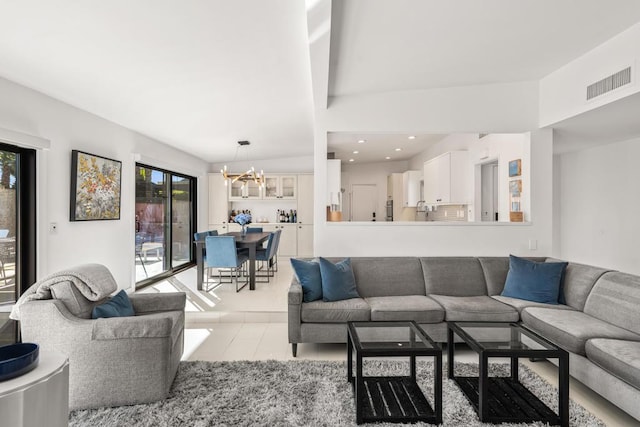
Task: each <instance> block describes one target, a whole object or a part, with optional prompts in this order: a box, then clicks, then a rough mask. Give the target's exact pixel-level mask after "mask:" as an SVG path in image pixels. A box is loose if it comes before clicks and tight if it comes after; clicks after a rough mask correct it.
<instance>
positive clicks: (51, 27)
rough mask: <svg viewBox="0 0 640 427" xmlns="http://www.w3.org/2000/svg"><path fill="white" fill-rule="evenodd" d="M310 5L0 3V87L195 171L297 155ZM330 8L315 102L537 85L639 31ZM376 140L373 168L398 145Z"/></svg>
mask: <svg viewBox="0 0 640 427" xmlns="http://www.w3.org/2000/svg"><path fill="white" fill-rule="evenodd" d="M322 1H326V0H306V2H303V1H302V0H268V1H265V0H234V1H228V0H227V1H225V0H185V1H180V2H179V1H158V0H135V1H131V0H109V1H98V0H83V1H79V0H21V1H11V0H0V76H2V77H4V78H7V79H9V80H12V81H15V82H17V83H19V84H23V85H25V86H27V87H31V88H33V89H35V90H38V91H40V92H43V93H45V94H47V95H49V96H51V97H53V98H57V99H60V100H62V101H64V102H67V103H69V104H71V105H74V106H76V107H78V108H81V109H83V110H86V111H89V112H91V113H94V114H96V115H98V116H101V117H104V118H106V119H108V120H111V121H113V122H115V123H118V124H120V125H122V126H125V127H127V128H130V129H133V130H135V131H138V132H140V133H142V134H145V135H148V136H150V137H153V138H156V139H158V140H160V141H163V142H165V143H167V144H170V145H174V146H176V147H178V148H180V149H181V150H184V151H186V152H189V153H192V154H194V155H196V156H198V157H200V158H202V159H204V160H206V161H209V162H226V161H232V160H233V158H234V155H235V152H236V145H237V144H236V141H238V140H249V141H251V154H250V155H251V158H252V159H275V158H287V157H297V156H305V155H312V154H313V129H314V110H313V109H314V103H313V99H312V97H313V95H312V84H311V66H310V61H309V59H310V50H309V41H308V40H309V37H308V35H307V8H312V7H313V4H316V3H318V2H322ZM332 6H333V9H332V18H331V29H332V32H331V53H330V58H329V63H328V64H327V66H328V67H329V81H328V82H327V85H328V89H329V96H342V95H357V94H365V93H373V92H385V91H404V90H417V89H426V88H433V87H450V86H464V85H477V84H486V83H495V82H515V81H530V80H537V79H540V78H541V77H543V76H545V75H547V74H548V73H550V72H551V71H553V70H555V69H557V68H559V67H560V66H561V65H563V64H566V63H568V62H569V61H571V60H573V59H575V58H577V57H578V56H580V55H582V54H584V53H585V52H587V51H589V50H591V49H592V48H594V47H595V46H597V45H599V44H601V43H603V42H605V41H606V40H608V39H609V38H611V37H612V36H614V35H615V34H618V33H620V32H622V31H623V30H625V29H627V28H628V27H630V26H631V25H633V24H635V23H636V22H639V21H640V1H637V0H608V1H606V2H605V1H603V0H518V1H513V0H482V1H478V0H450V1H442V0H340V1H333V4H332ZM325 87H326V86H325ZM318 105H319V104H318ZM605 117H606V116H605ZM592 122H593V118H592V120H591V121H586V122H585V123H582V125H584V126H586V128H585V129H586V130H588V129H590V128H589V127H588V125H589V123H592ZM579 126H580V122H579V121H576V122H573V123H571V124H566V128H565V129H564V135H565V138H568V137H567V135H569V136H570V135H572V134H576V132H578V133H579V132H581V129H579V128H578V127H579ZM559 135H562V132H561V133H560V134H559ZM378 137H379V138H380V141H378ZM424 137H425V138H427V137H426V136H424ZM439 137H440V136H429V137H428V138H439ZM384 138H386V137H385V136H384V135H378V136H377V137H370V138H369V139H370V140H371V141H370V144H369V147H371V155H372V156H378V157H379V156H380V155H382V154H383V153H382V151H377V150H378V148H376V149H375V150H374V149H373V147H374V145H375V144H378V142H379V144H380V147H379V150H387V149H388V148H389V147H391V146H393V147H394V148H395V145H397V144H400V143H401V142H405V143H407V142H406V141H397V142H396V141H390V140H388V139H384ZM334 142H335V143H336V144H340V145H345V149H348V147H347V146H348V142H347V141H341V140H336V141H334ZM341 149H342V148H337V149H336V151H338V150H341ZM409 150H410V148H409V146H407V149H406V151H404V152H403V155H408V153H409ZM352 151H353V150H352ZM367 155H369V154H367ZM364 156H365V154H364V153H362V155H361V158H364Z"/></svg>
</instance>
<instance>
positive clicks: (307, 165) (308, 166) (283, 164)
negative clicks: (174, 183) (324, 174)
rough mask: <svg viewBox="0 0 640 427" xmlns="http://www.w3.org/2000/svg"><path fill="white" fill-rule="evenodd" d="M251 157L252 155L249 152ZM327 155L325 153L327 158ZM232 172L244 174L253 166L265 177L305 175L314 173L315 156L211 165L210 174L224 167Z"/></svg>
mask: <svg viewBox="0 0 640 427" xmlns="http://www.w3.org/2000/svg"><path fill="white" fill-rule="evenodd" d="M249 155H251V153H250V152H249ZM326 156H327V154H326V153H325V158H326ZM225 165H226V166H227V169H228V170H229V171H230V172H234V173H235V172H244V171H246V170H247V169H249V168H250V167H251V166H253V167H254V168H256V170H257V171H260V170H264V173H265V175H268V174H270V173H304V172H313V156H303V157H288V158H285V159H267V160H260V159H252V158H250V159H249V160H240V161H232V162H216V163H212V164H211V165H210V168H209V171H210V172H220V169H222V168H223V167H224V166H225Z"/></svg>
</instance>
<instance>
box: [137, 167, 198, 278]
mask: <svg viewBox="0 0 640 427" xmlns="http://www.w3.org/2000/svg"><path fill="white" fill-rule="evenodd" d="M135 173H136V206H135V210H136V212H135V228H136V229H135V239H136V240H135V247H136V251H135V265H136V282H137V283H138V285H143V286H144V285H145V284H147V283H152V282H154V281H156V280H157V279H160V278H164V277H166V276H168V275H171V274H173V273H175V272H177V271H179V270H181V269H183V268H186V267H188V266H191V265H193V263H194V254H193V248H192V244H191V241H192V236H193V233H194V224H195V223H196V220H195V219H196V204H195V194H196V191H195V187H196V179H195V178H193V177H189V176H185V175H181V174H177V173H174V172H170V171H166V170H162V169H158V168H155V167H152V166H146V165H142V164H136V172H135Z"/></svg>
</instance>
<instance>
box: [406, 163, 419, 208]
mask: <svg viewBox="0 0 640 427" xmlns="http://www.w3.org/2000/svg"><path fill="white" fill-rule="evenodd" d="M421 179H422V171H406V172H404V173H403V174H402V195H403V197H402V206H403V207H405V208H408V207H416V206H417V205H418V202H419V201H421V200H422V197H421V196H422V195H421V194H420V180H421Z"/></svg>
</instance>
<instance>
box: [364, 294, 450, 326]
mask: <svg viewBox="0 0 640 427" xmlns="http://www.w3.org/2000/svg"><path fill="white" fill-rule="evenodd" d="M365 301H366V302H367V304H369V307H371V320H413V321H416V322H418V323H438V322H442V321H443V320H444V309H443V308H442V306H440V304H438V303H437V302H435V301H434V300H433V299H431V298H429V297H427V296H424V295H408V296H390V297H371V298H365Z"/></svg>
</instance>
